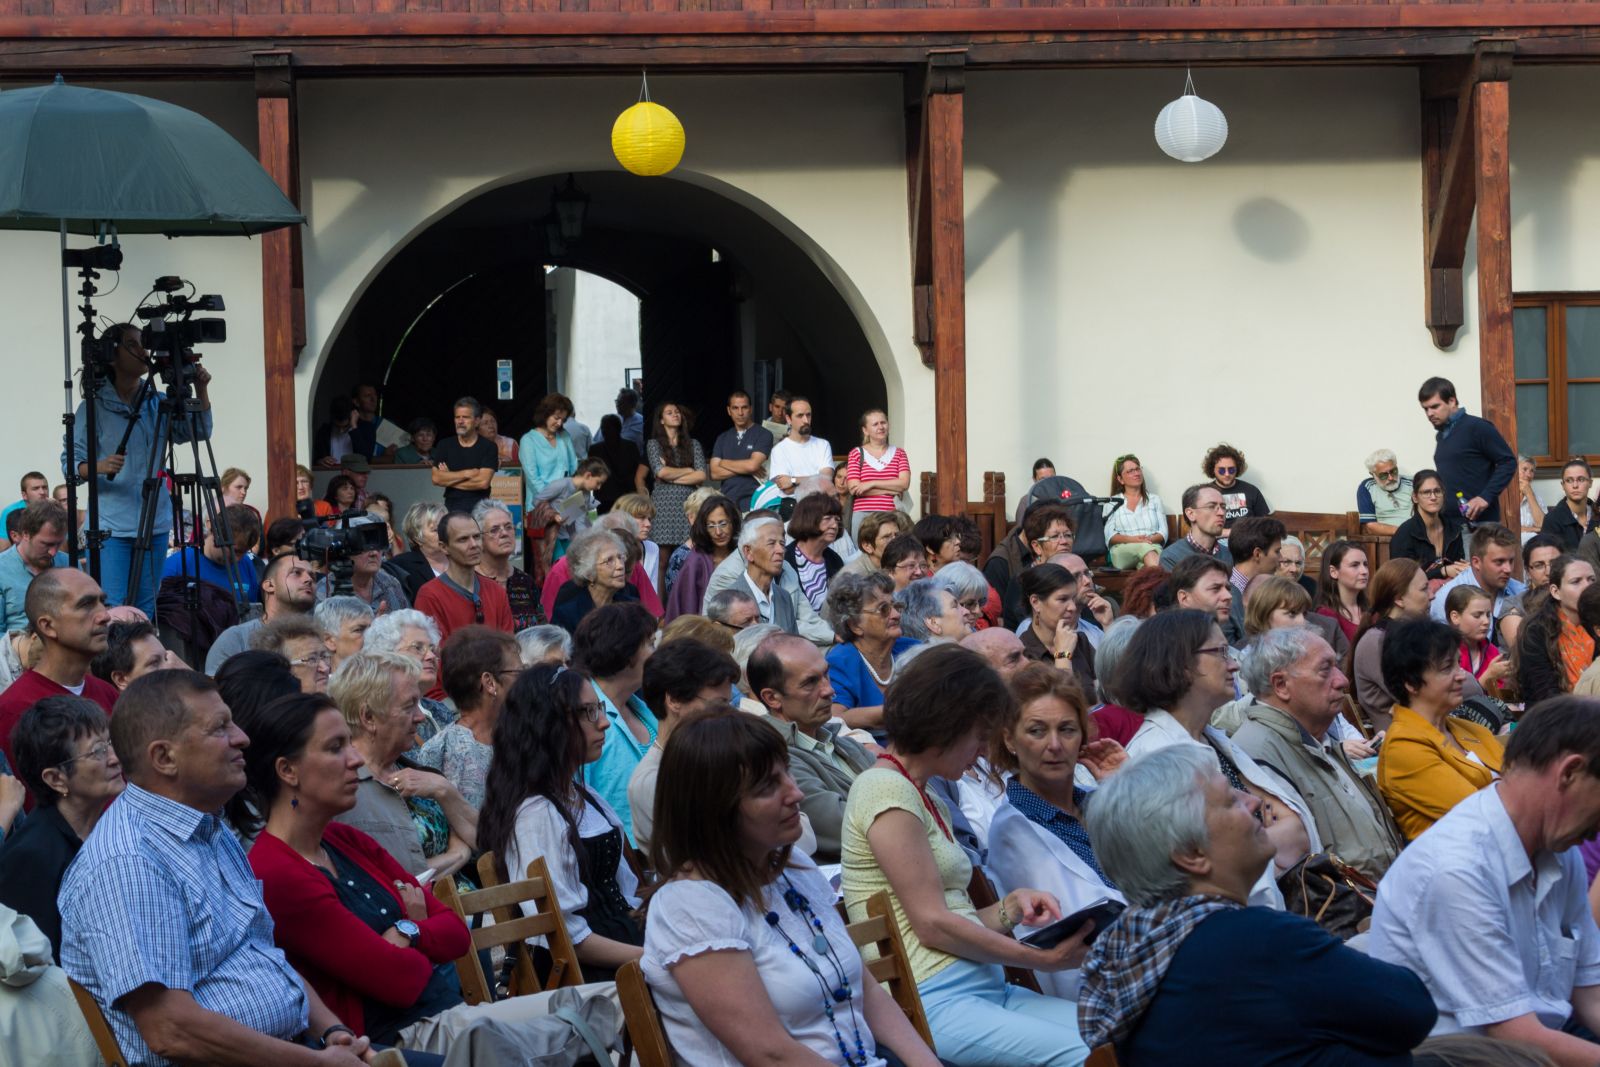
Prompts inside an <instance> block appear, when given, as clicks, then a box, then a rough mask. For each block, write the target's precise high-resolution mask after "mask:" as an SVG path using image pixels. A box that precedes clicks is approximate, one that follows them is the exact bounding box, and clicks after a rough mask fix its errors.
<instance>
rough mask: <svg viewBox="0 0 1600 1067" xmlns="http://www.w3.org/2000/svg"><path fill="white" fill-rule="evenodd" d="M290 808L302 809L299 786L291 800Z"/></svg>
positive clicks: (296, 787) (295, 788)
mask: <svg viewBox="0 0 1600 1067" xmlns="http://www.w3.org/2000/svg"><path fill="white" fill-rule="evenodd" d="M289 807H291V808H299V807H300V787H299V786H295V787H294V795H293V796H291V797H290V798H289Z"/></svg>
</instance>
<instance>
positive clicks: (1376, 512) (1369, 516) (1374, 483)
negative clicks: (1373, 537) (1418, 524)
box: [1356, 448, 1412, 537]
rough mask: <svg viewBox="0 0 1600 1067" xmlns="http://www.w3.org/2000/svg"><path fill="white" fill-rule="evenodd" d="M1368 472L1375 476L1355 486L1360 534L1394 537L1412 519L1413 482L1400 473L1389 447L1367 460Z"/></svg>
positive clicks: (1373, 454) (1397, 462)
mask: <svg viewBox="0 0 1600 1067" xmlns="http://www.w3.org/2000/svg"><path fill="white" fill-rule="evenodd" d="M1367 473H1368V474H1370V475H1372V477H1370V478H1368V479H1367V480H1366V481H1364V482H1362V483H1361V484H1360V485H1358V486H1356V512H1357V513H1358V514H1359V515H1360V516H1361V532H1362V533H1369V534H1380V535H1382V536H1384V537H1393V536H1394V532H1395V531H1396V530H1398V529H1399V528H1400V524H1401V523H1403V522H1405V521H1406V520H1407V519H1409V518H1411V488H1412V486H1411V479H1410V478H1407V477H1406V476H1405V475H1403V474H1401V473H1400V461H1399V460H1398V459H1396V458H1395V455H1394V452H1393V451H1391V450H1390V449H1387V448H1380V449H1378V450H1377V451H1376V452H1374V453H1372V455H1370V456H1368V457H1367Z"/></svg>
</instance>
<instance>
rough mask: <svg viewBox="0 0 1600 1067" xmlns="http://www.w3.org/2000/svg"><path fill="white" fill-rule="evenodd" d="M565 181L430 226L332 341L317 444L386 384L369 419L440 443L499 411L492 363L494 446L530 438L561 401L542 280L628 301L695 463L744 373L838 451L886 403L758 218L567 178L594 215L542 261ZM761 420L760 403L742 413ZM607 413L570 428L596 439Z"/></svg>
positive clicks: (670, 187)
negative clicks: (772, 379)
mask: <svg viewBox="0 0 1600 1067" xmlns="http://www.w3.org/2000/svg"><path fill="white" fill-rule="evenodd" d="M565 178H566V176H565V175H553V176H548V177H544V178H539V179H531V180H528V181H524V182H517V183H515V184H512V185H508V186H503V187H501V188H498V189H495V190H492V191H490V192H487V193H484V194H483V195H482V196H479V197H476V198H474V199H473V200H471V201H469V202H467V203H465V204H463V205H462V206H461V207H459V208H458V209H456V210H455V211H453V212H451V213H450V214H449V215H448V216H446V217H444V218H442V219H440V220H439V221H438V222H437V223H435V224H434V225H432V226H430V227H429V228H428V229H427V230H425V231H424V232H423V233H421V234H419V235H418V236H417V237H416V238H415V239H414V240H412V241H410V242H409V243H408V244H407V245H406V246H405V247H404V248H402V249H401V250H400V251H399V252H398V253H397V254H396V255H395V256H394V258H393V259H392V260H391V261H390V262H389V263H388V264H387V265H386V266H385V267H384V268H383V270H382V271H381V272H380V273H379V275H378V277H377V278H376V279H374V280H373V282H372V284H371V285H370V286H368V288H367V289H366V291H365V292H364V293H363V294H362V295H361V296H360V297H359V298H358V300H357V303H356V306H355V308H354V309H353V311H352V313H351V314H350V316H349V318H348V320H347V321H346V323H345V324H344V326H343V327H342V328H341V329H340V331H339V333H338V335H337V336H336V337H335V339H334V342H333V346H332V350H331V353H330V356H329V359H328V362H327V365H326V368H325V371H324V373H323V375H322V377H321V379H320V381H319V382H318V384H317V388H316V396H315V399H314V411H313V416H314V417H313V418H311V419H309V420H307V421H308V423H310V424H311V425H310V426H309V427H308V429H314V428H315V426H316V425H320V424H321V423H322V422H324V421H325V420H326V417H327V410H328V405H329V402H330V400H331V399H332V397H334V396H335V395H336V394H338V393H344V392H349V391H351V390H353V389H354V387H355V386H356V385H357V384H359V383H362V382H376V383H384V396H383V413H384V415H385V416H386V417H387V418H390V419H392V420H394V421H395V422H398V423H400V424H401V425H405V424H407V423H408V422H410V420H411V419H413V418H415V417H417V416H419V415H427V416H431V417H432V418H434V419H435V421H438V422H440V425H441V428H445V432H448V429H447V427H448V425H449V416H450V404H451V402H452V401H453V400H454V399H455V398H456V397H458V396H461V395H467V394H470V395H473V396H476V397H478V398H479V399H480V400H484V401H485V402H486V403H488V402H492V399H493V397H494V396H495V361H496V360H500V359H511V360H513V361H514V371H513V373H514V375H515V382H516V393H515V400H514V401H512V402H510V403H500V404H497V405H496V406H497V409H498V411H499V415H500V425H501V432H502V433H506V434H510V435H512V436H518V435H520V434H522V433H523V432H524V431H526V430H527V429H529V427H530V416H531V414H532V411H533V408H534V406H535V405H536V404H537V403H538V401H539V398H540V397H541V396H543V395H544V394H545V393H546V392H547V391H549V390H550V389H552V388H555V387H556V386H557V384H558V383H557V381H556V377H557V375H556V372H555V366H554V364H555V352H554V351H553V340H552V339H553V338H554V337H555V335H556V329H555V324H554V323H553V321H552V316H553V315H554V311H553V308H554V301H552V300H550V299H549V297H548V296H547V294H546V291H545V272H544V267H545V266H546V265H552V266H564V267H572V268H575V269H578V270H584V271H588V272H591V273H593V274H597V275H600V276H602V277H605V278H608V279H610V280H611V281H613V282H616V283H617V284H619V285H622V286H623V287H625V288H627V289H628V290H630V291H631V292H633V293H634V294H635V295H636V296H638V297H639V300H640V314H639V335H640V336H639V347H640V356H641V361H642V364H643V367H644V380H645V402H646V405H647V407H648V408H650V409H652V410H653V408H654V407H655V405H657V404H659V403H661V402H662V401H665V400H669V399H670V400H677V401H679V402H682V403H686V404H688V405H689V406H690V407H691V408H693V409H694V411H695V412H696V413H697V416H698V417H697V422H696V425H695V436H696V437H697V438H700V439H701V440H702V441H703V442H704V443H705V444H706V445H707V446H708V448H709V444H710V442H711V440H712V439H713V438H714V437H715V436H716V434H718V433H720V432H721V431H722V430H723V429H725V428H726V427H727V425H728V420H727V416H726V414H725V412H724V403H725V398H726V395H727V393H728V391H729V390H730V389H732V388H734V387H736V386H741V387H743V388H745V389H749V390H752V391H754V386H755V384H756V383H755V382H754V381H752V380H750V368H751V367H752V366H753V364H754V362H755V361H757V360H763V361H765V360H771V361H779V362H781V366H782V380H783V385H784V387H785V388H787V389H789V390H790V391H791V392H798V393H803V394H805V395H806V396H808V397H810V398H811V400H812V402H813V407H814V409H815V412H816V432H817V433H818V434H820V435H821V436H824V437H826V438H828V440H829V441H831V442H832V443H833V445H834V447H835V448H836V449H837V450H839V451H841V452H842V451H844V450H847V449H848V448H849V447H851V446H852V445H853V444H854V443H855V442H856V441H857V439H858V437H857V431H856V420H857V418H858V416H859V415H860V413H861V412H862V411H863V410H865V409H867V408H869V407H875V406H882V405H883V404H884V403H885V401H886V389H885V386H884V380H883V373H882V371H881V370H880V369H879V367H878V364H877V361H876V359H875V358H874V356H873V353H872V350H871V347H870V345H869V344H868V342H867V339H866V336H865V334H864V332H863V331H862V329H861V326H860V324H859V323H858V322H857V321H856V319H855V316H854V315H853V314H852V313H851V311H850V309H849V306H848V305H847V304H846V303H845V301H844V299H843V298H842V297H841V296H840V295H839V292H838V291H837V290H836V289H835V288H834V286H833V284H832V283H831V282H830V281H829V280H828V279H827V277H826V276H825V275H824V274H823V272H822V271H821V270H820V269H819V268H818V267H817V265H816V264H815V263H814V262H812V260H811V259H810V258H809V256H807V254H806V253H805V252H804V250H802V249H801V248H800V247H799V246H797V245H796V244H795V243H794V242H793V241H791V240H790V239H789V238H788V237H786V236H785V235H784V234H782V233H781V232H780V231H779V230H778V229H777V228H776V227H774V226H773V225H772V224H770V223H769V222H767V221H766V220H764V219H762V218H761V217H760V216H759V215H757V214H756V213H755V212H753V211H751V210H749V209H748V208H745V207H743V206H742V205H740V204H737V203H735V202H734V201H732V200H729V199H728V198H726V197H724V196H721V195H720V194H718V193H715V192H713V191H711V190H708V189H704V188H701V187H700V186H696V185H691V184H688V183H686V182H681V181H676V180H673V179H671V178H637V177H634V176H632V175H629V174H625V173H621V172H588V173H580V174H578V175H577V176H576V178H577V182H578V185H579V187H580V188H581V189H582V190H583V191H584V192H586V193H587V194H589V196H590V198H591V199H590V202H589V207H588V212H587V217H586V219H585V223H584V228H583V234H582V236H581V237H580V238H579V239H578V240H576V241H574V242H571V243H569V244H568V245H567V247H566V248H565V249H562V250H557V251H556V252H552V251H551V249H550V248H549V246H548V244H547V241H546V237H545V232H544V227H543V225H542V222H541V220H542V219H543V218H544V216H545V215H546V214H547V213H548V212H549V211H550V204H551V194H552V192H553V190H554V189H555V188H556V186H557V185H559V184H560V183H561V182H563V181H565ZM756 401H757V405H758V408H760V409H762V410H764V407H765V397H757V398H756ZM603 414H606V412H604V411H580V412H579V413H578V416H579V418H581V419H583V420H584V421H585V422H587V423H588V424H589V425H590V426H597V425H598V423H599V419H600V417H601V415H603Z"/></svg>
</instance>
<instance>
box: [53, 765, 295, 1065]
mask: <svg viewBox="0 0 1600 1067" xmlns="http://www.w3.org/2000/svg"><path fill="white" fill-rule="evenodd" d="M58 903H59V904H60V907H61V927H62V935H63V936H62V943H61V966H62V968H63V969H65V970H66V972H67V974H68V975H70V976H71V977H73V978H75V979H76V980H77V981H78V982H80V983H81V984H82V985H83V986H84V988H86V989H87V990H88V991H89V992H90V993H92V994H93V995H94V999H95V1000H96V1001H98V1002H99V1004H100V1007H101V1008H102V1009H103V1010H104V1011H105V1013H106V1018H107V1019H108V1020H110V1023H111V1029H112V1031H113V1032H114V1033H115V1034H116V1038H117V1044H118V1045H119V1046H121V1048H122V1050H123V1052H124V1053H125V1054H126V1055H127V1057H128V1062H129V1063H130V1064H134V1065H135V1067H139V1065H150V1067H157V1065H164V1064H166V1063H167V1062H168V1061H167V1060H165V1059H163V1058H161V1057H160V1056H157V1055H156V1054H155V1053H154V1052H152V1051H151V1050H150V1046H149V1045H147V1044H146V1043H145V1040H144V1038H143V1037H142V1036H141V1035H140V1033H139V1028H138V1027H137V1026H135V1025H134V1023H133V1019H132V1018H131V1017H130V1016H128V1015H127V1014H126V1013H125V1012H122V1011H118V1010H115V1008H114V1007H113V1005H115V1004H116V1003H117V1002H118V1001H120V1000H121V999H122V998H123V997H125V996H127V995H128V994H129V993H132V992H133V991H134V990H136V989H139V988H141V987H143V986H146V985H151V984H155V985H159V986H165V987H166V988H168V989H174V990H183V991H185V992H188V993H190V994H192V995H193V996H194V999H195V1001H196V1002H197V1003H199V1005H200V1006H201V1007H202V1008H204V1009H206V1010H207V1011H211V1012H215V1013H217V1014H218V1015H224V1016H227V1017H228V1018H229V1019H232V1020H233V1021H234V1022H237V1023H239V1024H240V1025H242V1026H246V1027H249V1028H250V1029H252V1030H256V1031H258V1032H260V1033H264V1034H267V1035H269V1036H272V1037H278V1038H282V1039H284V1040H286V1041H291V1040H294V1039H296V1038H297V1037H299V1036H300V1035H301V1034H303V1033H304V1032H305V1030H306V1027H307V1026H308V1025H309V1015H308V1009H307V1003H306V994H305V987H304V986H303V985H302V984H301V981H300V976H299V975H298V974H296V973H295V970H294V968H293V967H291V966H290V965H289V961H288V960H287V959H285V958H284V955H283V953H282V952H281V951H279V949H278V948H277V947H276V946H275V945H274V944H273V942H272V917H271V916H270V915H268V914H267V908H266V905H265V904H264V903H263V902H262V899H261V889H260V885H259V883H257V881H256V877H255V874H254V873H253V872H252V871H251V870H250V864H249V862H248V861H247V860H246V859H245V854H244V849H243V848H241V847H240V845H239V842H238V840H237V839H236V838H235V837H234V836H233V834H232V833H231V832H229V830H228V828H227V826H225V825H224V824H223V822H222V820H221V819H219V818H218V817H217V816H215V815H208V814H206V813H205V812H203V811H198V810H196V809H194V808H191V807H189V806H188V805H186V804H180V803H178V802H177V801H175V800H169V799H167V798H166V797H161V796H157V795H156V794H154V793H150V792H147V791H145V790H143V789H140V788H139V787H138V786H136V785H129V786H128V788H127V789H126V790H125V791H124V792H123V794H122V796H121V797H119V798H118V799H117V800H116V802H115V803H113V804H112V805H111V807H110V808H108V809H107V811H106V814H105V817H104V818H102V819H101V820H100V822H99V824H98V825H97V826H96V827H95V828H94V831H93V832H92V833H91V834H90V835H89V839H88V840H87V841H85V842H84V844H83V849H82V851H80V852H79V853H78V857H77V859H76V860H75V861H74V862H73V864H72V866H71V867H69V868H68V869H67V875H66V878H65V879H64V880H63V882H62V885H61V894H60V896H59V898H58Z"/></svg>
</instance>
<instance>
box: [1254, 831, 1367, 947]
mask: <svg viewBox="0 0 1600 1067" xmlns="http://www.w3.org/2000/svg"><path fill="white" fill-rule="evenodd" d="M1278 889H1279V890H1280V891H1281V892H1282V893H1283V906H1284V910H1285V911H1288V912H1290V913H1292V914H1295V915H1303V916H1305V917H1306V918H1308V919H1310V920H1311V921H1312V922H1314V923H1316V924H1317V925H1318V926H1320V927H1322V928H1323V929H1324V930H1326V931H1328V933H1330V934H1332V935H1333V936H1334V937H1337V938H1339V939H1340V940H1341V941H1348V940H1350V938H1352V937H1354V936H1355V935H1356V934H1358V933H1360V932H1361V929H1362V926H1363V923H1364V921H1365V920H1367V919H1369V918H1371V917H1372V906H1373V904H1375V903H1376V902H1377V899H1378V886H1377V883H1375V882H1374V881H1373V880H1372V879H1370V878H1368V877H1367V876H1366V875H1364V874H1362V873H1361V872H1360V871H1358V870H1356V869H1355V868H1354V867H1352V866H1350V865H1349V864H1347V863H1345V862H1343V861H1342V860H1340V859H1339V857H1338V856H1335V855H1334V854H1333V853H1331V852H1313V853H1312V854H1311V855H1309V856H1307V857H1306V858H1305V859H1303V860H1301V861H1300V862H1299V863H1297V864H1295V865H1294V866H1293V867H1290V868H1289V869H1288V870H1287V871H1285V872H1283V874H1281V875H1279V876H1278Z"/></svg>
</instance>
